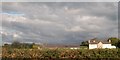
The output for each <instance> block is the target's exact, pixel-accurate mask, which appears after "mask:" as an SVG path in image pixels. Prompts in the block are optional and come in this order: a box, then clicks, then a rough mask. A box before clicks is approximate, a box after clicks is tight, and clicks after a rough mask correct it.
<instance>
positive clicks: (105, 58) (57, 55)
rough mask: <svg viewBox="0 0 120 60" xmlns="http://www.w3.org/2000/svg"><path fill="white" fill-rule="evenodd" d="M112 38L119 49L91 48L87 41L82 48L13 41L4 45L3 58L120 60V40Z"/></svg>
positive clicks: (10, 59)
mask: <svg viewBox="0 0 120 60" xmlns="http://www.w3.org/2000/svg"><path fill="white" fill-rule="evenodd" d="M111 40H112V44H113V45H115V46H117V49H90V50H89V49H88V47H87V46H88V42H87V41H85V42H82V45H81V46H80V49H70V48H52V49H51V48H47V47H45V46H42V45H37V44H35V43H32V44H28V43H20V42H13V43H12V44H4V46H3V47H2V49H1V50H2V60H120V40H119V39H116V38H111ZM38 47H39V48H38Z"/></svg>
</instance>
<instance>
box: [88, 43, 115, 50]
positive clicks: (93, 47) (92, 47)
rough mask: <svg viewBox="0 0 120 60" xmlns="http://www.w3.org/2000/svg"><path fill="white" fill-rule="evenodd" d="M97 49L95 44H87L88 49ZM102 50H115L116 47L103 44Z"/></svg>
mask: <svg viewBox="0 0 120 60" xmlns="http://www.w3.org/2000/svg"><path fill="white" fill-rule="evenodd" d="M95 48H98V47H97V44H89V49H95ZM102 48H110V49H111V48H116V46H112V45H111V44H103V46H102Z"/></svg>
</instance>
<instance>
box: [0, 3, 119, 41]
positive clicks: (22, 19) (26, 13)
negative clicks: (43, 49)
mask: <svg viewBox="0 0 120 60" xmlns="http://www.w3.org/2000/svg"><path fill="white" fill-rule="evenodd" d="M2 9H3V14H2V16H3V19H2V20H3V27H5V28H4V30H6V28H7V29H11V30H14V31H15V32H17V35H19V36H20V37H19V39H22V41H28V42H38V41H40V42H43V43H44V42H46V41H47V42H48V43H79V42H81V41H83V40H88V39H91V38H94V37H99V38H104V37H117V35H118V34H117V31H118V30H117V29H118V28H117V25H118V24H117V21H118V20H117V3H112V2H109V3H107V2H106V3H103V2H102V3H97V2H94V3H93V2H92V3H82V2H76V3H75V2H74V3H73V2H66V3H65V2H59V3H55V2H54V3H53V2H51V3H47V2H46V3H42V2H39V3H38V2H36V3H35V2H34V3H3V5H2ZM13 34H14V33H13Z"/></svg>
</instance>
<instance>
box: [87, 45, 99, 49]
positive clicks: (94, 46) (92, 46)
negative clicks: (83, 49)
mask: <svg viewBox="0 0 120 60" xmlns="http://www.w3.org/2000/svg"><path fill="white" fill-rule="evenodd" d="M95 48H97V44H89V49H95Z"/></svg>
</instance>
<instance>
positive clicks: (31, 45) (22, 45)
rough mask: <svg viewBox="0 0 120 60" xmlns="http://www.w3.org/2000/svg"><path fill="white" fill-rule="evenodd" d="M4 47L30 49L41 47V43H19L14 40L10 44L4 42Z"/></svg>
mask: <svg viewBox="0 0 120 60" xmlns="http://www.w3.org/2000/svg"><path fill="white" fill-rule="evenodd" d="M3 47H5V48H17V49H27V48H29V49H32V48H37V47H42V45H38V44H35V43H20V42H18V41H14V42H13V43H12V44H4V46H3Z"/></svg>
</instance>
